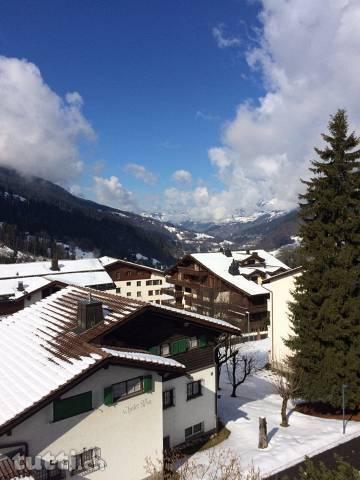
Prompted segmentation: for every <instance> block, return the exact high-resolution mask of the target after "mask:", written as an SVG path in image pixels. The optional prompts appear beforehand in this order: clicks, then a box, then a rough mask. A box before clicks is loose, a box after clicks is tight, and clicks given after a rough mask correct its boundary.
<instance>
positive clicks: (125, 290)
mask: <svg viewBox="0 0 360 480" xmlns="http://www.w3.org/2000/svg"><path fill="white" fill-rule="evenodd" d="M100 261H101V263H102V264H103V265H104V267H105V269H106V271H107V272H108V274H109V275H110V277H111V278H112V281H113V282H114V284H115V289H114V291H113V292H112V293H117V294H119V295H122V296H123V297H130V298H137V299H139V300H144V301H146V302H155V303H158V304H161V303H163V302H164V301H167V302H168V303H169V301H171V300H173V297H172V296H169V295H167V294H166V293H164V292H163V289H164V288H167V287H169V286H170V285H168V284H167V283H166V279H165V273H164V272H163V271H162V270H159V269H157V268H153V267H148V266H147V265H140V264H138V263H133V262H129V261H127V260H122V259H118V258H112V257H101V258H100ZM170 303H171V302H170Z"/></svg>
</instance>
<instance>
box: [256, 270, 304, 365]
mask: <svg viewBox="0 0 360 480" xmlns="http://www.w3.org/2000/svg"><path fill="white" fill-rule="evenodd" d="M301 273H302V267H297V268H293V269H292V270H287V271H286V272H283V273H280V274H278V275H275V276H273V277H270V278H268V279H267V280H265V281H264V282H263V285H264V287H265V288H266V289H267V290H269V292H270V298H269V300H268V309H269V312H270V322H269V337H270V339H271V353H270V361H271V364H272V365H273V366H274V367H278V366H281V364H283V362H285V361H286V359H287V358H288V356H289V355H290V354H291V351H290V350H289V348H288V347H287V346H286V345H285V343H284V340H286V339H288V338H289V336H290V335H292V329H291V322H290V317H289V314H290V310H289V303H290V302H292V301H293V291H294V289H295V282H296V279H297V278H298V277H299V276H300V275H301Z"/></svg>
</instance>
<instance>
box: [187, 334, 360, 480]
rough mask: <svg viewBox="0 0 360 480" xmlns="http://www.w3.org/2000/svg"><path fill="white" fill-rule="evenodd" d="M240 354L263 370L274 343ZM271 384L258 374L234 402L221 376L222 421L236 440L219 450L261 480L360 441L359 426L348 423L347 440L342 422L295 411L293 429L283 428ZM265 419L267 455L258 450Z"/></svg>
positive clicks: (224, 376)
mask: <svg viewBox="0 0 360 480" xmlns="http://www.w3.org/2000/svg"><path fill="white" fill-rule="evenodd" d="M241 348H242V349H243V350H244V351H246V352H248V353H249V354H253V355H256V357H257V359H258V365H261V366H263V365H265V363H266V362H267V359H268V352H269V349H270V342H269V339H265V340H260V341H257V342H248V343H245V344H243V345H242V347H241ZM270 378H271V373H270V372H269V371H266V370H261V371H259V372H257V373H256V374H255V375H254V376H253V377H250V378H248V379H247V380H246V382H245V383H244V384H243V385H241V386H240V387H239V389H238V391H237V394H238V397H237V398H231V397H230V393H231V385H230V384H229V381H228V379H227V372H226V368H224V369H223V371H222V374H221V387H222V390H221V391H220V392H219V393H220V395H221V397H220V400H219V415H220V418H221V420H222V421H223V423H226V426H227V428H228V429H229V430H230V431H231V435H230V436H229V438H228V439H227V440H225V441H224V442H222V443H221V444H220V445H218V446H217V447H215V448H217V449H219V448H221V449H231V450H232V451H233V453H234V454H236V456H238V457H239V458H240V461H241V464H242V465H243V467H244V468H245V467H247V466H249V465H251V463H252V462H253V464H254V465H255V467H258V468H259V469H260V472H261V474H262V477H267V476H269V475H270V474H272V473H276V472H277V471H281V470H283V469H284V468H287V467H289V466H291V465H294V464H296V463H298V462H300V461H302V460H303V458H304V456H305V455H308V456H312V455H314V454H316V453H320V452H321V451H324V450H327V449H328V448H330V447H332V446H335V445H338V444H340V443H342V442H345V441H347V440H349V439H350V438H352V437H356V436H358V435H360V422H349V423H348V425H347V429H346V435H343V434H342V422H341V421H339V420H328V419H321V418H315V417H310V416H307V415H303V414H301V413H298V412H294V411H291V412H290V417H289V423H290V427H288V428H283V427H280V406H281V398H280V396H279V395H278V394H276V393H274V388H273V386H272V384H271V381H270ZM290 406H291V405H290ZM260 416H265V417H266V419H267V425H268V435H269V438H270V442H269V447H268V448H267V449H266V450H259V449H258V448H257V444H258V425H259V417H260ZM196 458H198V459H199V461H201V462H205V461H206V460H205V459H206V455H205V454H204V453H203V452H202V453H198V454H196Z"/></svg>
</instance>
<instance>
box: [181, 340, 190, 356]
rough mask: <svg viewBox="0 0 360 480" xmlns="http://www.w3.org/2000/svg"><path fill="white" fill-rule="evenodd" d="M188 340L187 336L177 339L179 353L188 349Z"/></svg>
mask: <svg viewBox="0 0 360 480" xmlns="http://www.w3.org/2000/svg"><path fill="white" fill-rule="evenodd" d="M188 344H189V342H188V340H187V338H183V339H182V340H179V353H184V352H186V350H187V349H188Z"/></svg>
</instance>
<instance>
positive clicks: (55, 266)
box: [50, 255, 60, 272]
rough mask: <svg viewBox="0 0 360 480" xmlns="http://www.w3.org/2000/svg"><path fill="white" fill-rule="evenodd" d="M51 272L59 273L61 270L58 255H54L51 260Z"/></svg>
mask: <svg viewBox="0 0 360 480" xmlns="http://www.w3.org/2000/svg"><path fill="white" fill-rule="evenodd" d="M50 270H52V271H54V272H58V271H59V270H60V267H59V260H58V258H57V256H56V255H54V256H53V257H52V259H51V267H50Z"/></svg>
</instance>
